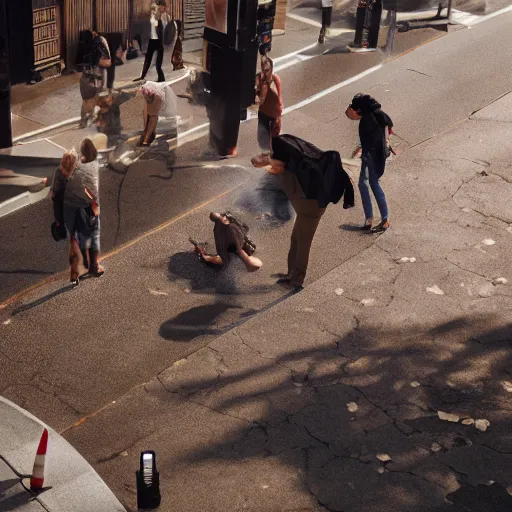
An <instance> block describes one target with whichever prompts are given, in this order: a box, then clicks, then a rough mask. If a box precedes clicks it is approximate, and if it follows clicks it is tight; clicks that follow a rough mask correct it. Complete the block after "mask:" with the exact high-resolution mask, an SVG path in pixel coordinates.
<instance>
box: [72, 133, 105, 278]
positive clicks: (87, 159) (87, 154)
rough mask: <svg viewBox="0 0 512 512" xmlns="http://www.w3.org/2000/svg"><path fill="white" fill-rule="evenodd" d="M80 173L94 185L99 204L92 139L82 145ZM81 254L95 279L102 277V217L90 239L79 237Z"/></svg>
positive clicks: (97, 170) (98, 168) (98, 184)
mask: <svg viewBox="0 0 512 512" xmlns="http://www.w3.org/2000/svg"><path fill="white" fill-rule="evenodd" d="M78 172H80V173H83V175H84V180H85V181H87V182H90V183H93V185H94V188H95V190H96V194H97V195H96V201H97V202H98V203H99V191H100V164H99V162H98V151H97V149H96V146H95V145H94V143H93V142H92V140H91V139H84V140H83V141H82V144H81V145H80V161H79V163H78ZM78 242H79V245H80V252H81V253H82V258H83V264H84V267H85V268H86V269H87V270H88V271H89V274H90V275H92V276H94V277H99V276H102V275H103V274H104V272H105V270H104V268H103V267H102V266H101V265H100V264H99V263H98V257H99V254H100V216H99V215H98V220H97V224H96V226H95V228H94V230H93V231H92V232H91V233H90V236H89V237H86V236H84V235H83V234H82V233H79V235H78Z"/></svg>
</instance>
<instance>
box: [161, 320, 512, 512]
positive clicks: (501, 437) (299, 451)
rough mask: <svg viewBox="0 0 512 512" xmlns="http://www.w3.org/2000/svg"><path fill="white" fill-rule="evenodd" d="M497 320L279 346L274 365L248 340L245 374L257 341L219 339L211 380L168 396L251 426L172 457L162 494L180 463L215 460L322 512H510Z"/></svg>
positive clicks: (511, 447) (511, 449)
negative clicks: (291, 491) (279, 486)
mask: <svg viewBox="0 0 512 512" xmlns="http://www.w3.org/2000/svg"><path fill="white" fill-rule="evenodd" d="M493 320H495V317H494V316H491V315H486V316H480V317H469V316H468V317H461V318H459V319H457V320H456V321H451V322H448V323H444V324H439V325H438V326H437V327H436V328H434V329H431V330H429V329H428V328H424V327H423V326H422V325H415V326H411V327H410V328H409V329H408V330H404V329H403V328H398V329H397V330H394V329H383V328H380V327H372V328H364V327H360V326H359V325H358V326H357V327H355V328H354V329H352V330H351V331H349V332H348V334H346V335H344V336H341V337H337V338H335V341H334V342H332V343H324V345H323V346H321V347H318V346H317V347H315V348H305V349H304V350H297V351H286V349H284V347H283V348H282V349H281V350H278V353H279V354H280V355H277V356H276V357H272V358H270V357H265V356H264V354H265V352H267V351H268V350H270V348H269V347H270V345H268V346H264V345H265V342H264V344H263V345H261V343H258V350H257V352H256V349H253V350H255V352H254V354H252V356H251V357H252V358H253V359H254V361H253V360H252V359H251V361H252V362H251V363H250V364H248V362H247V360H246V359H247V356H245V357H244V356H243V354H246V352H244V350H242V349H246V348H247V347H250V348H251V346H252V344H253V343H254V342H255V340H256V339H257V338H255V337H253V336H252V335H247V334H243V333H241V334H240V335H239V336H240V337H243V341H242V342H241V343H240V345H238V348H237V346H236V345H233V344H232V342H229V341H226V343H224V344H220V343H219V342H216V345H215V347H216V348H215V351H216V352H217V351H218V352H219V354H218V355H219V358H220V360H222V362H223V367H222V369H221V370H218V372H219V373H218V375H217V376H216V377H215V378H203V379H201V378H198V379H194V380H193V381H192V382H191V381H190V379H188V380H187V379H186V380H185V381H183V384H182V385H179V386H178V387H177V388H176V389H174V391H175V392H179V393H180V394H182V395H183V396H187V397H189V398H190V399H191V400H192V401H194V402H197V403H199V404H201V405H204V406H206V407H208V408H209V409H213V410H215V411H217V412H219V413H220V414H222V415H226V416H232V417H235V418H237V417H240V416H242V417H241V419H243V420H244V421H247V423H248V424H247V425H246V426H239V427H237V428H235V427H234V423H233V424H232V428H233V431H231V433H230V434H229V435H228V437H227V438H225V437H222V441H219V442H218V443H217V444H209V445H208V447H205V448H204V449H202V448H194V449H192V451H191V452H188V453H189V455H183V456H182V458H181V460H176V459H174V463H176V468H175V470H174V472H173V474H174V475H175V476H173V477H172V479H171V480H172V481H171V482H170V485H172V486H177V485H181V483H180V482H179V481H178V480H179V479H180V478H189V476H187V475H186V474H185V475H182V476H181V477H180V476H177V475H178V474H179V473H180V468H183V469H185V468H187V467H191V466H190V465H192V467H194V468H197V467H204V468H205V470H204V471H206V472H207V471H208V467H211V465H212V464H213V467H216V468H217V469H218V466H217V464H221V463H222V462H221V461H229V460H231V464H235V465H237V467H241V466H240V465H242V466H243V467H252V466H250V464H251V462H250V461H251V460H254V464H255V465H256V466H255V467H257V466H258V464H260V463H261V460H265V461H267V462H266V463H265V464H266V465H265V468H266V471H268V472H270V473H272V471H279V472H284V473H283V474H286V471H287V470H286V469H278V468H283V467H289V468H290V470H291V472H292V474H293V475H295V476H296V477H297V478H298V480H297V482H296V483H297V484H299V485H301V486H302V487H303V489H304V492H305V493H306V495H313V497H314V499H315V500H316V501H317V502H318V503H319V504H321V505H322V506H323V507H325V509H326V510H364V511H365V512H388V511H390V512H391V511H400V512H401V511H405V510H407V511H412V510H414V511H415V512H427V511H428V512H444V511H447V512H448V511H450V510H452V511H457V512H459V511H463V510H469V511H473V512H477V511H478V512H480V511H482V512H483V511H489V512H490V511H493V512H495V511H503V512H504V511H509V510H511V509H512V508H511V501H512V497H511V496H510V495H509V494H508V493H507V492H506V491H505V490H504V487H507V486H510V484H511V483H512V464H511V462H512V455H511V454H512V433H511V432H512V428H511V427H512V417H511V415H510V413H509V411H510V409H511V407H512V393H510V392H507V390H506V389H504V387H503V384H502V382H503V381H502V380H503V379H507V378H508V379H511V377H510V376H511V375H512V364H511V363H510V361H511V356H512V346H511V341H510V340H511V339H512V326H511V325H506V326H504V327H500V328H497V329H492V330H491V329H489V324H490V323H492V322H493ZM476 333H478V334H476ZM240 339H241V338H240ZM274 341H276V340H267V343H271V344H273V343H274ZM317 343H318V340H317ZM223 345H224V347H225V348H224V352H223V350H222V346H223ZM228 347H229V348H228ZM272 350H274V349H272ZM257 354H261V357H258V356H257ZM241 360H242V361H243V364H241V363H239V361H241ZM211 364H212V365H214V366H215V362H212V363H211ZM297 375H298V376H299V377H300V378H299V379H297ZM175 378H177V382H179V376H175ZM262 383H265V385H262ZM204 389H208V393H207V394H203V393H201V390H204ZM262 403H265V404H268V405H269V406H268V407H267V408H262V407H261V404H262ZM265 409H266V411H267V412H266V413H265V412H264V410H265ZM262 411H263V412H262ZM438 411H444V412H450V413H452V414H456V415H457V418H458V421H457V422H450V421H443V420H441V418H440V417H439V416H438ZM464 418H473V419H474V421H476V420H477V419H478V418H485V419H488V420H489V421H490V426H489V427H488V429H487V430H486V431H482V429H480V428H478V427H477V428H475V427H476V424H475V423H474V422H473V423H471V422H466V424H463V423H462V420H463V419H464ZM484 430H485V429H484ZM210 461H211V462H210ZM258 461H260V462H258ZM248 465H249V466H248ZM241 471H242V470H241ZM185 473H186V471H185ZM205 474H206V473H205ZM276 474H277V473H276ZM279 474H281V473H279ZM260 476H261V475H260ZM240 478H243V477H240ZM268 480H269V481H272V478H270V477H269V478H268ZM493 482H496V483H494V484H493V485H491V484H492V483H493ZM483 483H487V485H485V486H484V485H479V484H483ZM234 485H236V483H234ZM267 487H268V486H267ZM275 491H276V490H275V489H274V492H275ZM267 492H271V491H270V490H269V491H267ZM445 499H446V500H448V502H447V501H445ZM450 503H451V505H450ZM321 509H322V510H323V508H321Z"/></svg>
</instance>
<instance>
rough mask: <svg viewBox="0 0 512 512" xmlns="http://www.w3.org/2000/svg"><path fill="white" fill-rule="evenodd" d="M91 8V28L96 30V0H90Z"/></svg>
mask: <svg viewBox="0 0 512 512" xmlns="http://www.w3.org/2000/svg"><path fill="white" fill-rule="evenodd" d="M91 8H92V28H93V30H98V12H97V1H96V0H92V1H91Z"/></svg>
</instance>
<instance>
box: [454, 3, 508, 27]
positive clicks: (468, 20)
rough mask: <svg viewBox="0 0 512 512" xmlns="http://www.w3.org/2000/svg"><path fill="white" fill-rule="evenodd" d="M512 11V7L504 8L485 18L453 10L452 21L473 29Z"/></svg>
mask: <svg viewBox="0 0 512 512" xmlns="http://www.w3.org/2000/svg"><path fill="white" fill-rule="evenodd" d="M510 11H512V5H509V6H507V7H504V8H503V9H500V10H499V11H495V12H491V13H490V14H484V15H483V16H477V15H476V14H470V13H469V12H464V11H459V10H457V9H453V11H452V20H453V21H455V22H457V23H460V24H461V25H466V26H468V27H472V26H474V25H478V24H479V23H482V22H484V21H487V20H490V19H492V18H495V17H496V16H500V15H501V14H505V13H507V12H510Z"/></svg>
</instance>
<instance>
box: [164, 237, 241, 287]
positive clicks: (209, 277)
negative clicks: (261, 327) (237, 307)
mask: <svg viewBox="0 0 512 512" xmlns="http://www.w3.org/2000/svg"><path fill="white" fill-rule="evenodd" d="M209 249H210V250H211V247H209ZM235 263H236V262H230V263H229V264H228V265H227V266H226V267H224V266H218V265H209V264H207V263H205V262H204V261H202V260H201V259H200V258H199V256H198V255H197V254H196V253H194V252H193V251H188V252H178V253H176V254H173V255H172V256H171V258H170V259H169V266H168V270H169V279H170V280H171V281H177V280H179V279H183V280H186V281H188V287H189V288H190V290H191V291H207V290H210V291H211V292H212V293H215V294H221V295H237V294H238V288H237V286H236V279H235V277H236V276H235V275H234V274H236V269H235V268H234V266H235Z"/></svg>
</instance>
